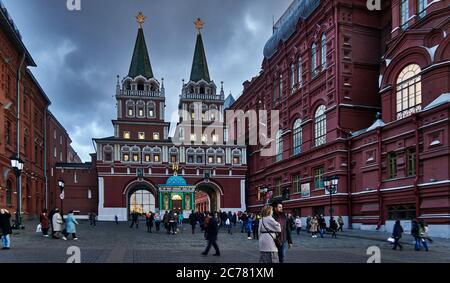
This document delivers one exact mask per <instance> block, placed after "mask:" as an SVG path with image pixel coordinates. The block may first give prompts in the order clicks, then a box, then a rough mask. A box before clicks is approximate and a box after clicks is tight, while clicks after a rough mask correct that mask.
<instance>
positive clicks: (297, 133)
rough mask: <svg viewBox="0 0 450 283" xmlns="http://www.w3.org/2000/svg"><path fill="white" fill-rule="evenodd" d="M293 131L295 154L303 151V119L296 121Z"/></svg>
mask: <svg viewBox="0 0 450 283" xmlns="http://www.w3.org/2000/svg"><path fill="white" fill-rule="evenodd" d="M293 132H294V135H293V139H294V140H293V145H294V155H298V154H300V152H301V151H302V120H300V119H298V120H296V121H295V123H294V129H293Z"/></svg>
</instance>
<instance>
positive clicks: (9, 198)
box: [6, 180, 13, 206]
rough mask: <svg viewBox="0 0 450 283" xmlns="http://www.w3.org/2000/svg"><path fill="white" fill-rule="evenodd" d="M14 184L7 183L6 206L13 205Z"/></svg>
mask: <svg viewBox="0 0 450 283" xmlns="http://www.w3.org/2000/svg"><path fill="white" fill-rule="evenodd" d="M12 194H13V190H12V183H11V181H10V180H8V181H6V206H10V205H12Z"/></svg>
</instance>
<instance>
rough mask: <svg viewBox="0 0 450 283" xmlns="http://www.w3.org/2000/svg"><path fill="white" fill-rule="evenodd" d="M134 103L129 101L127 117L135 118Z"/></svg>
mask: <svg viewBox="0 0 450 283" xmlns="http://www.w3.org/2000/svg"><path fill="white" fill-rule="evenodd" d="M134 106H135V105H134V101H132V100H128V101H127V117H130V118H133V117H134Z"/></svg>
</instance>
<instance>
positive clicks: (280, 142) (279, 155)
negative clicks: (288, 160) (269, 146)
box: [275, 130, 283, 162]
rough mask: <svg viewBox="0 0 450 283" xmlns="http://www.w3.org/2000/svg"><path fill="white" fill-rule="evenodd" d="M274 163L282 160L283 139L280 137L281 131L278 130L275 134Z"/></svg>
mask: <svg viewBox="0 0 450 283" xmlns="http://www.w3.org/2000/svg"><path fill="white" fill-rule="evenodd" d="M275 142H276V144H275V147H276V148H275V150H276V152H275V154H276V155H275V161H277V162H278V161H281V160H283V137H282V131H281V130H279V131H278V132H277V136H276V140H275Z"/></svg>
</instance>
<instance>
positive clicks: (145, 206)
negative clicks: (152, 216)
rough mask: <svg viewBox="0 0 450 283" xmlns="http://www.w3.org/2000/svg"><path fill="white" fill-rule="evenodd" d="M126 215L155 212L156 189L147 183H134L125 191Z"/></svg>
mask: <svg viewBox="0 0 450 283" xmlns="http://www.w3.org/2000/svg"><path fill="white" fill-rule="evenodd" d="M124 195H125V197H126V204H127V215H128V217H129V216H130V215H131V213H133V212H137V213H139V214H144V213H147V212H150V211H152V212H155V211H156V197H155V195H156V189H155V188H154V187H153V186H152V185H151V184H149V183H147V182H135V183H132V184H130V185H129V186H128V188H127V189H126V190H125V194H124Z"/></svg>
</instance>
